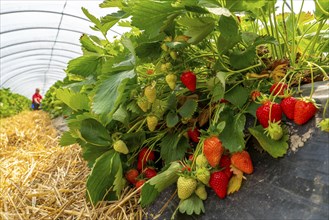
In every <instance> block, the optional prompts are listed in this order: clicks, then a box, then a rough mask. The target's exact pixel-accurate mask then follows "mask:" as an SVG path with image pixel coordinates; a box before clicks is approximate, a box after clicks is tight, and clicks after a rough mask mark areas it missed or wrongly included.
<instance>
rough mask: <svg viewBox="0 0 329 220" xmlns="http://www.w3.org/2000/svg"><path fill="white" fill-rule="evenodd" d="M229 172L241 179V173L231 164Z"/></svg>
mask: <svg viewBox="0 0 329 220" xmlns="http://www.w3.org/2000/svg"><path fill="white" fill-rule="evenodd" d="M231 171H232V172H233V174H234V175H236V176H238V177H239V178H243V172H242V171H241V170H239V169H238V168H236V167H235V166H233V165H232V164H231Z"/></svg>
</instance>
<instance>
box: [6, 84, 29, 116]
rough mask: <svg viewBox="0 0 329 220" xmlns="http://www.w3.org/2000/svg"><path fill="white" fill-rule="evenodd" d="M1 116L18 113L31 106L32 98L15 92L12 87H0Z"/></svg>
mask: <svg viewBox="0 0 329 220" xmlns="http://www.w3.org/2000/svg"><path fill="white" fill-rule="evenodd" d="M0 94H1V95H0V118H6V117H10V116H13V115H16V114H18V113H20V112H21V111H24V110H29V109H30V108H31V100H29V99H28V98H26V97H25V96H22V95H19V94H16V93H13V92H11V91H10V89H5V88H3V89H0Z"/></svg>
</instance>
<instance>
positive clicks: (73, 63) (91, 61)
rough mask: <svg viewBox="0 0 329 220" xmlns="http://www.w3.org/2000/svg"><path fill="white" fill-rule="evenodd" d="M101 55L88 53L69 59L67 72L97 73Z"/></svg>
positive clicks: (80, 73)
mask: <svg viewBox="0 0 329 220" xmlns="http://www.w3.org/2000/svg"><path fill="white" fill-rule="evenodd" d="M101 61H102V56H100V55H97V54H96V55H95V54H90V55H84V56H81V57H78V58H75V59H73V60H70V62H69V64H68V66H67V69H66V71H67V73H72V74H75V75H80V76H89V75H97V74H98V73H99V70H100V69H101Z"/></svg>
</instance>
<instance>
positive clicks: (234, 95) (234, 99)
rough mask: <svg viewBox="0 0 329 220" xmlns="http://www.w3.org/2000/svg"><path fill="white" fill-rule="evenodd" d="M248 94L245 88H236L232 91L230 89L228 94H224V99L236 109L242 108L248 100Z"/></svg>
mask: <svg viewBox="0 0 329 220" xmlns="http://www.w3.org/2000/svg"><path fill="white" fill-rule="evenodd" d="M248 94H249V92H248V90H247V89H246V88H244V87H242V86H236V87H235V88H234V89H231V90H230V91H229V92H227V93H226V94H225V99H226V100H227V101H229V102H230V103H232V104H233V105H236V106H238V107H240V108H241V107H242V106H243V105H244V104H245V103H246V102H247V100H248V97H249V95H248Z"/></svg>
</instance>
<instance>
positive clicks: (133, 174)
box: [125, 169, 139, 184]
mask: <svg viewBox="0 0 329 220" xmlns="http://www.w3.org/2000/svg"><path fill="white" fill-rule="evenodd" d="M138 175H139V172H138V171H137V170H136V169H130V170H128V171H127V173H126V175H125V177H126V179H127V180H128V182H130V183H132V184H136V183H137V179H136V178H137V177H138Z"/></svg>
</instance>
